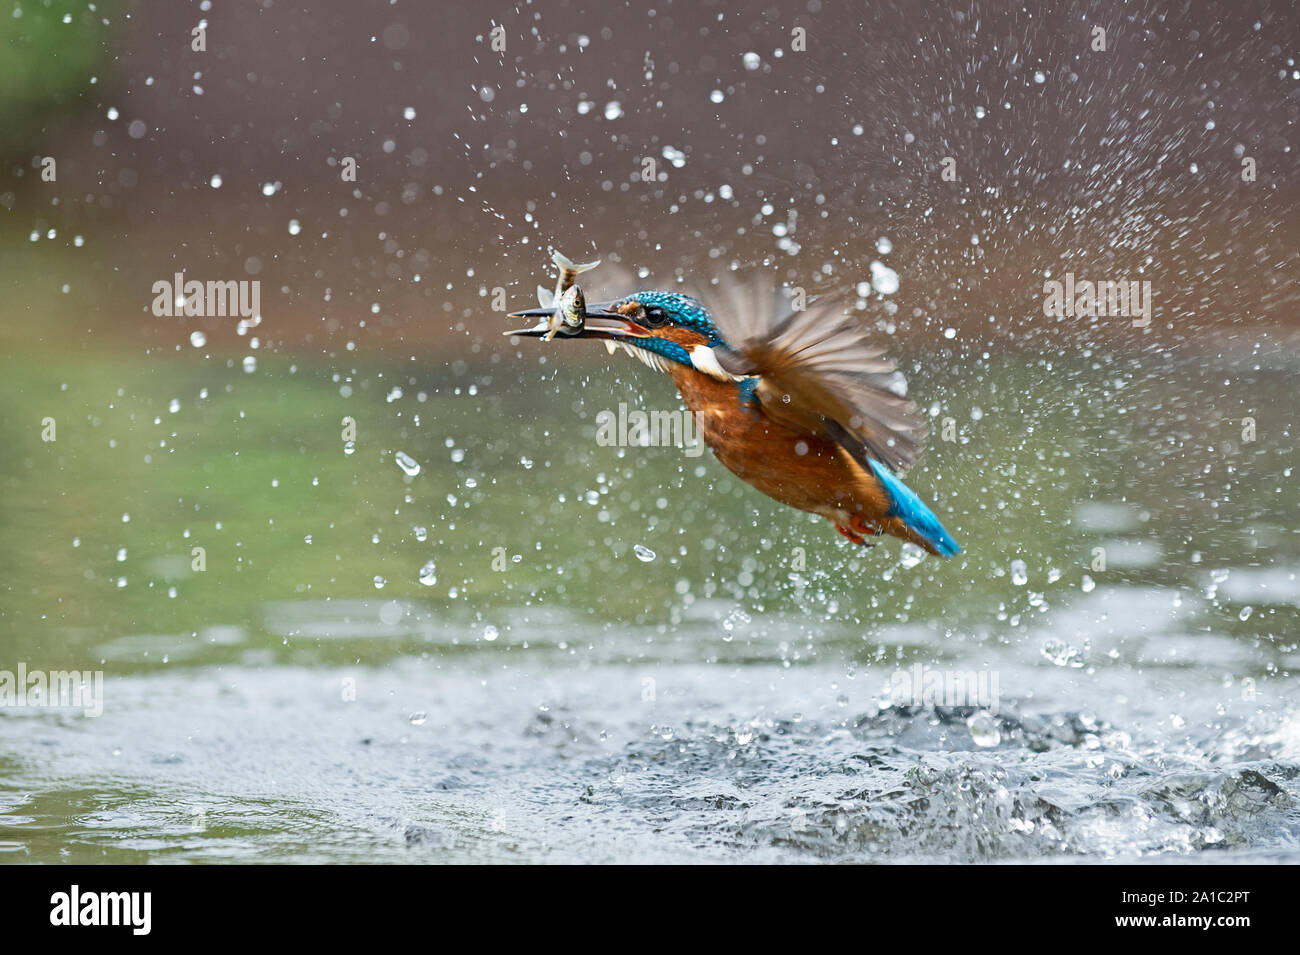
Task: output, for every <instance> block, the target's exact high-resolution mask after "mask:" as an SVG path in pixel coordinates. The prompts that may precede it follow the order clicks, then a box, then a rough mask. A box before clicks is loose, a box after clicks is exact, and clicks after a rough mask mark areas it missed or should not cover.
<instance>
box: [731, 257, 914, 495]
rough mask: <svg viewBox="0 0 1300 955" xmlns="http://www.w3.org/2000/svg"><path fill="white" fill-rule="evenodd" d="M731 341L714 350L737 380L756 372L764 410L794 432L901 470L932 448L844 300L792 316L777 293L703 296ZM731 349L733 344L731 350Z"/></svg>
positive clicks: (752, 289) (747, 290)
mask: <svg viewBox="0 0 1300 955" xmlns="http://www.w3.org/2000/svg"><path fill="white" fill-rule="evenodd" d="M705 304H706V306H708V308H709V312H710V314H711V315H712V317H713V321H714V323H715V324H716V325H717V327H718V330H719V331H720V332H721V333H722V337H723V338H724V339H725V340H726V342H727V343H728V345H727V346H719V347H718V348H716V349H715V352H716V354H717V356H718V361H719V364H721V365H722V367H723V368H724V369H725V370H726V371H728V372H730V373H732V374H734V375H756V376H758V379H759V381H758V387H757V390H756V394H757V397H758V399H759V401H760V402H761V403H762V406H763V410H764V411H765V412H766V413H767V414H768V415H769V416H770V417H771V418H773V419H774V420H776V421H778V422H780V423H782V424H785V425H787V426H789V427H794V428H799V429H802V430H805V431H808V432H811V433H812V434H815V435H818V436H819V437H824V438H827V439H829V440H832V441H836V442H838V443H839V444H841V445H843V446H844V448H846V449H847V450H848V451H849V453H851V454H852V455H853V456H854V457H855V458H857V459H858V460H859V461H860V462H861V463H862V465H863V467H869V466H868V464H867V459H868V458H874V459H876V460H877V461H880V462H882V463H884V464H885V465H887V466H888V467H889V468H890V470H892V471H893V472H894V473H896V474H900V475H901V474H904V473H906V472H907V470H908V469H909V468H910V467H911V466H912V464H913V462H915V461H916V459H917V457H919V456H920V454H921V451H922V450H923V449H924V448H925V435H926V427H925V420H924V419H923V418H922V417H921V415H920V413H919V412H918V411H917V410H916V406H915V405H914V404H912V402H910V401H908V400H907V399H906V398H904V397H902V396H900V395H899V394H897V393H896V392H895V391H894V390H892V389H893V387H894V386H897V385H898V384H899V383H900V382H901V379H902V376H901V374H900V373H898V372H897V371H896V370H895V368H894V365H893V363H892V362H890V361H889V360H887V359H886V358H885V357H884V349H883V348H880V347H877V346H873V345H872V344H871V343H870V342H869V341H868V339H867V332H866V330H865V329H864V328H863V327H862V325H861V324H860V323H859V322H857V321H855V320H854V319H852V318H851V317H849V316H847V315H845V314H844V311H843V307H842V304H840V303H837V302H836V301H833V300H828V299H825V298H822V299H819V300H817V301H815V302H811V303H809V305H808V307H807V308H806V309H803V310H802V311H793V310H792V309H791V308H790V306H789V304H788V303H787V302H786V301H784V299H783V297H782V296H781V294H780V293H779V292H778V291H777V290H775V289H771V288H770V287H764V286H762V285H756V284H754V283H751V284H750V285H749V286H744V287H738V286H732V287H727V286H724V287H723V288H722V289H721V290H720V294H717V295H714V296H712V299H711V300H706V303H705ZM728 346H729V347H728Z"/></svg>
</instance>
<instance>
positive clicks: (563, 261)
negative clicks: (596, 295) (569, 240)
mask: <svg viewBox="0 0 1300 955" xmlns="http://www.w3.org/2000/svg"><path fill="white" fill-rule="evenodd" d="M551 261H552V262H554V263H555V267H556V268H557V269H559V270H560V275H559V278H558V279H556V282H555V292H554V293H553V294H552V293H551V292H549V291H547V290H546V289H544V288H543V287H542V286H540V285H539V286H537V304H538V305H540V306H542V308H551V307H554V308H555V314H554V315H552V316H551V320H550V331H549V332H547V334H546V336H545V337H544V338H543V339H542V341H548V342H549V341H550V340H551V339H552V338H554V337H555V336H556V335H557V334H559V333H560V332H561V331H564V332H565V333H566V334H569V335H573V334H576V333H577V332H580V331H582V325H583V322H584V321H585V319H586V311H585V309H586V303H585V300H584V299H583V296H582V290H581V289H579V288H578V287H577V286H576V285H574V284H573V282H574V279H576V278H577V277H578V276H579V275H581V274H582V273H583V272H590V271H591V270H592V269H594V268H595V267H596V266H598V265H600V259H597V260H596V261H595V262H587V263H584V264H582V265H578V264H576V263H574V262H572V261H571V260H570V259H569V258H568V256H566V255H564V254H563V253H562V252H558V251H557V252H552V253H551ZM574 289H577V294H576V295H574V296H569V297H568V300H567V301H565V294H566V293H568V292H570V291H572V290H574ZM575 302H576V304H575Z"/></svg>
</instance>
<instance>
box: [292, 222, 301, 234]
mask: <svg viewBox="0 0 1300 955" xmlns="http://www.w3.org/2000/svg"><path fill="white" fill-rule="evenodd" d="M301 231H302V223H301V222H299V221H298V220H297V219H290V220H289V234H290V235H297V234H298V233H299V232H301Z"/></svg>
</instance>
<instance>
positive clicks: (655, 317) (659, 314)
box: [645, 305, 668, 326]
mask: <svg viewBox="0 0 1300 955" xmlns="http://www.w3.org/2000/svg"><path fill="white" fill-rule="evenodd" d="M645 322H646V324H647V325H650V326H658V325H664V324H667V322H668V312H667V311H665V310H664V309H663V308H661V307H660V306H658V305H651V306H650V307H649V308H647V309H646V310H645Z"/></svg>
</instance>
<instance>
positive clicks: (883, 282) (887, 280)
mask: <svg viewBox="0 0 1300 955" xmlns="http://www.w3.org/2000/svg"><path fill="white" fill-rule="evenodd" d="M871 287H872V288H873V289H875V290H876V291H877V292H879V293H880V294H881V295H893V294H894V293H895V292H897V291H898V273H897V272H895V271H894V270H893V269H891V268H890V267H889V266H887V265H884V264H882V263H880V262H872V263H871Z"/></svg>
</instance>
